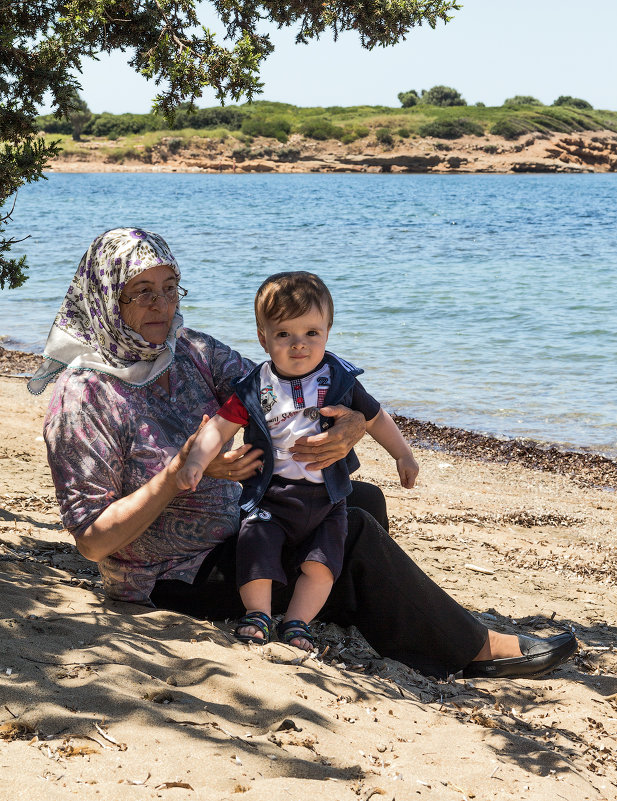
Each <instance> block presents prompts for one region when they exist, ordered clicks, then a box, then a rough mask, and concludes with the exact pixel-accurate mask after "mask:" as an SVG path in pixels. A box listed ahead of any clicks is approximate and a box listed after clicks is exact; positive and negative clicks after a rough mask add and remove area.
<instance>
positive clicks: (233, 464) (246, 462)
mask: <svg viewBox="0 0 617 801" xmlns="http://www.w3.org/2000/svg"><path fill="white" fill-rule="evenodd" d="M209 419H210V418H209V417H208V415H207V414H204V416H203V417H202V420H201V423H200V424H199V428H198V429H197V431H196V432H195V433H194V434H191V436H190V437H189V438H188V439H187V441H186V442H185V443H184V445H183V446H182V447H181V448H180V450H179V451H178V453H177V454H176V455H175V456H174V458H173V459H172V461H171V463H170V465H169V466H170V468H171V469H172V470H173V471H174V472H177V471H178V470H179V469H180V468H181V467H182V466H183V465H184V463H185V461H186V457H187V456H188V455H189V451H190V450H191V445H192V444H193V442H194V440H195V437H196V436H197V434H198V433H199V432H200V431H201V429H202V428H203V427H204V426H205V425H206V423H207V422H208V420H209ZM262 456H263V451H262V450H260V449H259V448H253V446H252V445H242V446H240V447H239V448H232V449H231V450H230V451H227V452H226V453H219V454H218V456H215V457H214V459H212V461H211V462H210V464H209V465H208V467H207V468H206V469H205V471H204V476H208V478H224V479H227V481H244V479H246V478H250V477H251V476H253V475H255V473H256V472H257V471H258V470H259V469H260V467H261V465H262V461H261V457H262Z"/></svg>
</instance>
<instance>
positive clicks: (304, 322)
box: [257, 306, 330, 378]
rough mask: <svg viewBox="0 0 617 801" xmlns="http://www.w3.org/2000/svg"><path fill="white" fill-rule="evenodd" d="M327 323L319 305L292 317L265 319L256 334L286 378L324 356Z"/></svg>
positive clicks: (304, 370)
mask: <svg viewBox="0 0 617 801" xmlns="http://www.w3.org/2000/svg"><path fill="white" fill-rule="evenodd" d="M329 333H330V326H329V325H328V317H327V315H325V314H324V313H323V312H322V311H321V309H320V308H319V307H318V306H312V307H311V308H310V309H309V311H308V312H306V314H303V315H302V316H301V317H294V318H293V320H281V321H279V322H276V321H274V320H266V321H265V322H264V324H263V328H262V329H261V330H259V329H258V331H257V336H258V337H259V341H260V343H261V345H262V347H263V349H264V350H265V351H266V353H268V354H269V355H270V358H271V359H272V361H273V362H274V366H275V367H276V369H277V370H278V371H279V373H280V374H281V375H283V376H285V377H287V378H295V377H296V376H300V375H305V374H306V373H310V372H311V371H312V370H314V369H315V368H316V367H317V365H318V364H319V362H320V361H321V360H322V359H323V355H324V352H325V350H326V342H327V341H328V334H329Z"/></svg>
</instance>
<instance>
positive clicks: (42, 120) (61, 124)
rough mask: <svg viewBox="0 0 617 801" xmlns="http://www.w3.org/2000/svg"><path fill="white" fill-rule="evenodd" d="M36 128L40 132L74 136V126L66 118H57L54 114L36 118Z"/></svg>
mask: <svg viewBox="0 0 617 801" xmlns="http://www.w3.org/2000/svg"><path fill="white" fill-rule="evenodd" d="M36 127H37V129H38V130H39V131H45V133H50V134H72V133H73V126H72V125H71V122H70V120H67V118H66V117H56V116H55V115H54V114H44V115H41V116H39V117H37V118H36Z"/></svg>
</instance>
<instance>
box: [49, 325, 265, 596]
mask: <svg viewBox="0 0 617 801" xmlns="http://www.w3.org/2000/svg"><path fill="white" fill-rule="evenodd" d="M252 366H253V365H252V362H250V361H249V360H247V359H243V358H242V357H241V356H240V355H239V354H238V353H236V352H235V351H233V350H231V349H230V348H228V347H227V346H226V345H223V344H222V343H221V342H218V341H217V340H215V339H213V338H212V337H210V336H208V335H206V334H201V333H198V332H196V331H191V330H189V329H184V331H183V334H182V336H181V337H180V338H179V339H178V341H177V346H176V356H175V360H174V362H173V363H172V365H171V367H170V371H169V380H170V390H171V395H168V394H167V393H166V392H165V391H164V390H163V389H162V388H161V387H160V386H158V385H157V384H151V385H150V386H147V387H142V388H136V387H132V386H129V385H127V384H124V383H123V382H121V381H119V380H118V379H116V378H113V377H111V376H106V375H103V374H101V373H98V372H94V371H90V370H74V369H70V370H65V371H64V372H63V373H62V374H61V375H60V377H59V378H58V380H57V382H56V386H55V390H54V393H53V395H52V398H51V401H50V404H49V408H48V410H47V415H46V418H45V424H44V436H45V442H46V443H47V451H48V458H49V463H50V466H51V471H52V476H53V480H54V484H55V486H56V496H57V498H58V503H59V505H60V513H61V515H62V522H63V524H64V526H65V528H67V529H68V530H69V531H70V532H71V533H72V534H73V535H74V536H75V538H76V539H79V536H80V534H81V533H82V532H83V531H85V529H86V528H87V527H88V526H89V525H90V524H91V523H92V522H93V521H94V520H95V519H96V518H97V517H98V516H99V515H100V514H101V512H102V511H103V510H104V509H105V508H106V507H107V506H109V505H110V504H111V503H113V502H114V501H116V500H117V499H119V498H122V497H124V496H125V495H129V494H130V493H131V492H134V491H135V490H137V489H138V488H139V487H141V486H143V485H144V484H145V483H146V482H147V481H149V480H150V479H151V478H152V477H153V476H154V475H156V473H158V472H160V470H162V469H163V467H165V465H166V464H168V463H169V462H170V461H171V459H172V458H173V456H174V455H175V454H176V453H177V452H178V450H179V449H180V447H181V446H182V445H183V444H184V442H185V441H186V439H187V437H189V436H190V435H191V434H192V433H194V431H195V430H196V429H197V427H198V425H199V423H200V421H201V418H202V415H203V414H209V415H213V414H215V413H216V411H217V410H218V408H219V407H220V406H221V405H222V403H224V402H225V401H226V400H227V398H228V397H229V395H230V394H231V392H232V382H233V380H234V379H235V378H237V377H239V376H240V375H243V374H245V373H246V372H247V371H248V370H249V369H250V368H251V367H252ZM228 447H229V445H228ZM240 490H241V487H240V485H239V484H237V483H235V482H232V481H222V480H218V479H210V478H207V477H204V478H203V479H202V481H201V482H200V484H199V486H198V487H197V490H196V491H195V492H194V493H190V492H188V493H181V494H180V495H178V496H176V498H175V499H174V500H173V501H172V502H171V503H170V504H169V506H168V507H167V508H166V509H165V511H164V512H163V513H162V514H161V515H160V516H159V517H158V518H157V519H156V520H155V521H154V522H153V523H152V525H151V526H150V527H149V528H148V529H147V530H146V531H145V532H144V533H143V534H142V535H141V536H140V537H138V538H137V539H136V540H134V541H133V542H132V543H130V545H127V546H126V547H125V548H122V549H121V550H120V551H117V552H116V553H114V554H111V555H110V556H107V557H105V559H103V560H102V561H101V562H99V570H100V573H101V576H102V579H103V586H104V588H105V592H106V593H107V595H108V596H109V597H110V598H115V599H118V600H123V601H134V602H140V603H148V601H149V597H150V593H151V592H152V588H153V587H154V583H155V581H156V580H157V579H159V578H165V579H172V578H173V579H182V580H184V581H187V582H189V583H190V582H192V580H193V579H194V577H195V574H196V573H197V571H198V570H199V567H200V565H201V563H202V562H203V560H204V559H205V557H206V556H207V554H208V553H209V551H210V550H211V549H212V548H213V547H214V546H215V545H216V544H217V543H219V542H222V541H223V540H225V539H226V538H227V537H229V536H230V535H232V534H234V533H235V532H236V531H237V529H238V518H239V511H238V503H237V502H238V498H239V496H240Z"/></svg>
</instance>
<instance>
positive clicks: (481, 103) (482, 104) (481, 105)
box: [474, 100, 486, 108]
mask: <svg viewBox="0 0 617 801" xmlns="http://www.w3.org/2000/svg"><path fill="white" fill-rule="evenodd" d="M474 106H475V107H476V108H486V103H483V102H482V101H481V100H478V102H477V103H474Z"/></svg>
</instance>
